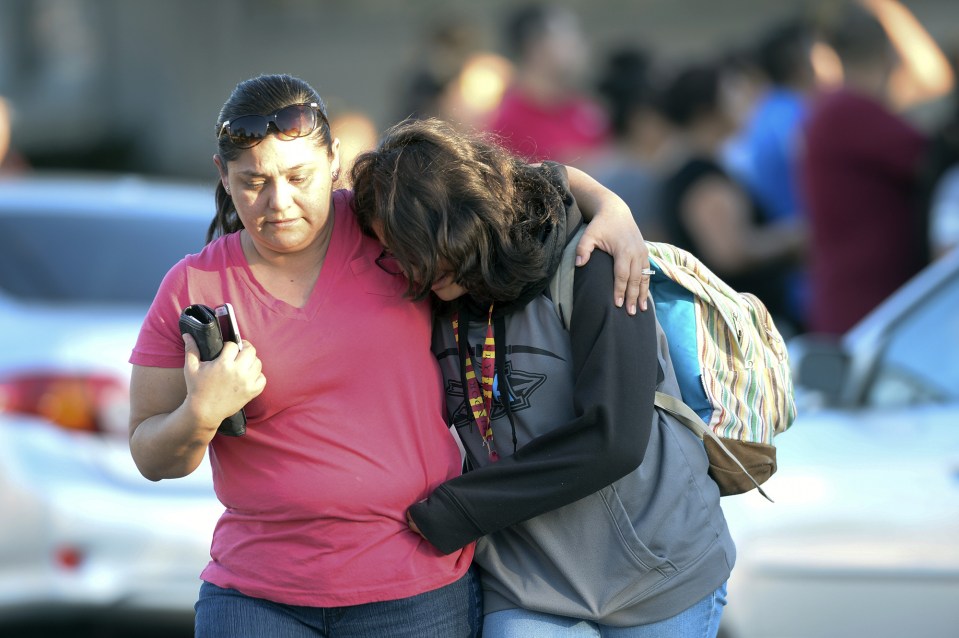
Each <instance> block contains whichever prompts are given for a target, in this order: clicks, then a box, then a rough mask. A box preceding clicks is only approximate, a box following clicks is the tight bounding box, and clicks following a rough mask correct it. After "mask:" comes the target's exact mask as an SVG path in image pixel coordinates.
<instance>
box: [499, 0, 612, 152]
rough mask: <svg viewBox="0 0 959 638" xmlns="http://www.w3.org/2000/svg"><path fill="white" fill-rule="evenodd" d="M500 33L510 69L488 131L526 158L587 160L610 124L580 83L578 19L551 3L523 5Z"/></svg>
mask: <svg viewBox="0 0 959 638" xmlns="http://www.w3.org/2000/svg"><path fill="white" fill-rule="evenodd" d="M505 35H506V40H507V48H508V50H509V52H510V55H511V58H512V60H513V62H514V65H515V73H514V76H513V82H512V84H511V86H510V87H509V88H508V89H507V91H506V94H505V95H504V96H503V99H502V102H501V103H500V105H499V107H498V108H497V109H496V111H495V112H494V113H493V115H492V119H491V121H490V123H489V125H488V128H489V130H491V131H492V132H494V133H496V134H497V135H499V136H500V137H501V138H502V143H503V144H504V145H506V147H507V148H508V149H510V150H511V151H512V152H514V153H516V154H518V155H520V156H522V157H526V158H528V159H530V160H531V161H538V160H543V159H550V160H554V161H557V162H563V163H566V164H580V165H582V164H584V163H586V162H587V161H588V159H589V158H590V156H592V155H593V154H594V153H596V152H597V151H599V150H600V149H602V147H603V146H604V144H606V142H607V140H608V126H609V125H608V121H607V118H606V114H605V112H604V110H603V108H602V106H601V105H600V104H598V103H597V102H596V101H595V100H594V99H593V98H592V96H591V95H590V94H589V93H588V92H586V91H585V90H584V88H583V82H584V81H585V79H586V73H587V71H588V69H589V66H588V65H589V57H588V56H589V46H588V43H587V41H586V38H585V35H584V34H583V31H582V27H581V25H580V22H579V18H578V17H577V16H576V15H575V14H574V13H573V12H572V11H570V10H569V9H566V8H563V7H561V6H559V5H555V4H530V5H525V6H521V7H520V8H519V9H516V10H515V11H514V12H513V13H512V14H511V15H510V18H509V21H508V24H507V27H506V30H505Z"/></svg>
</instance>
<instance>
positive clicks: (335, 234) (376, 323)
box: [130, 75, 646, 638]
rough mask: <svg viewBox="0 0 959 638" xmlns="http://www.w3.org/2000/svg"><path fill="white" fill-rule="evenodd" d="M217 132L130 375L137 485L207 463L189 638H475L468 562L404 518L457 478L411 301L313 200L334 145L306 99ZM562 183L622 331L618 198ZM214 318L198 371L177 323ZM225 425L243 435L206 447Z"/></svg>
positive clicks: (634, 272) (348, 225)
mask: <svg viewBox="0 0 959 638" xmlns="http://www.w3.org/2000/svg"><path fill="white" fill-rule="evenodd" d="M217 131H218V149H217V154H216V155H215V156H214V162H215V163H216V166H217V168H218V170H219V172H220V177H221V180H220V183H219V184H218V185H217V194H216V197H217V213H216V217H215V219H214V220H213V223H212V224H211V227H210V236H209V237H208V239H209V243H208V244H207V246H206V247H205V248H204V249H203V250H202V251H201V252H200V253H198V254H194V255H188V256H186V257H185V258H184V259H182V260H181V261H180V262H179V263H177V264H176V265H174V266H173V268H172V269H171V270H170V271H169V272H168V273H167V275H166V276H165V278H164V279H163V282H162V283H161V284H160V287H159V290H158V292H157V295H156V298H155V299H154V302H153V305H152V306H151V308H150V310H149V312H148V314H147V317H146V319H145V321H144V324H143V327H142V329H141V332H140V335H139V338H138V340H137V343H136V345H135V347H134V349H133V353H132V355H131V357H130V361H131V363H132V364H133V373H132V378H131V422H130V448H131V452H132V454H133V458H134V460H135V462H136V464H137V467H138V468H139V469H140V471H141V473H142V474H143V475H144V476H145V477H147V478H149V479H151V480H161V479H165V478H177V477H182V476H186V475H187V474H190V473H191V472H193V471H194V470H195V469H196V468H197V467H198V466H199V465H200V463H201V462H202V460H203V457H204V455H205V454H206V453H207V451H209V458H210V462H211V464H212V468H213V481H214V488H215V490H216V493H217V496H218V498H219V499H220V501H221V502H222V503H223V505H224V508H225V509H224V512H223V515H222V517H221V518H220V520H219V523H218V524H217V527H216V530H215V532H214V536H213V542H212V547H211V561H210V563H209V564H208V565H207V567H206V569H204V570H203V572H202V574H201V578H202V581H203V583H202V585H201V587H200V596H199V601H198V602H197V605H196V610H197V615H196V635H197V636H198V637H201V638H203V637H208V636H224V637H226V636H229V637H231V638H237V637H242V636H265V635H271V636H337V637H339V636H371V635H376V636H380V637H394V636H395V637H399V636H417V637H423V636H436V637H442V638H449V637H454V636H471V635H474V634H475V633H476V631H477V629H478V625H479V614H480V607H481V606H480V605H479V596H480V594H479V589H478V585H477V579H476V576H475V575H474V573H473V571H472V570H470V563H471V560H472V557H473V546H472V545H467V546H466V547H463V548H462V549H460V550H459V551H456V552H453V553H452V554H449V555H444V554H443V553H441V552H439V551H438V550H436V549H435V548H433V547H432V546H431V545H430V544H429V543H427V542H425V541H424V540H423V539H422V538H421V537H419V536H418V535H417V534H414V533H412V532H410V530H409V529H408V527H407V525H406V518H405V513H406V508H407V507H408V505H409V503H412V502H416V501H418V500H421V499H423V498H426V496H428V495H429V494H430V493H431V492H432V491H433V490H435V489H436V487H437V486H438V485H440V484H441V483H443V482H444V481H446V480H448V479H450V478H452V477H454V476H457V475H458V474H459V473H460V467H461V457H460V451H459V448H458V447H457V445H456V443H455V441H454V439H453V437H452V436H451V435H450V432H449V430H448V428H447V426H446V423H445V419H444V416H445V415H444V404H443V398H442V393H441V381H440V379H441V376H440V373H439V369H438V365H437V362H436V360H435V359H434V357H433V355H432V354H431V352H430V331H431V314H430V306H429V302H428V301H421V302H414V301H411V300H410V299H408V298H406V297H405V296H404V292H405V290H406V285H405V283H404V282H403V281H402V280H399V281H398V279H397V278H396V277H394V276H392V275H390V274H388V273H387V272H385V271H383V270H382V269H381V268H379V267H377V260H378V258H379V256H380V254H381V249H382V247H381V246H380V244H379V242H378V241H377V240H376V239H375V238H372V237H369V236H367V235H364V234H363V233H362V232H361V231H360V229H359V227H358V225H357V223H356V220H355V218H354V214H353V211H352V209H351V202H352V193H351V192H349V191H335V192H334V191H333V190H332V183H333V181H334V179H335V178H336V176H337V174H338V171H339V167H340V164H339V162H340V160H339V141H338V140H336V139H334V138H333V137H332V135H331V132H330V126H329V122H328V118H327V113H326V107H325V106H324V104H323V101H322V100H321V98H320V96H319V95H318V94H317V93H316V92H315V91H314V90H313V89H312V88H311V87H310V86H309V85H308V84H306V83H305V82H303V81H302V80H299V79H297V78H293V77H290V76H285V75H273V76H260V77H256V78H252V79H250V80H247V81H245V82H242V83H240V84H239V85H238V86H237V87H236V89H235V90H234V91H233V94H232V95H231V96H230V99H229V100H228V101H227V102H226V104H225V105H224V106H223V109H222V111H221V112H220V116H219V118H218V121H217ZM573 174H574V175H573V177H574V181H575V182H576V183H575V184H574V186H575V187H576V188H578V189H579V190H578V193H577V195H582V198H581V199H582V201H585V202H587V204H586V208H587V209H588V210H592V211H593V212H595V213H605V211H607V210H609V211H610V214H609V215H608V216H606V217H605V219H606V220H607V226H606V229H605V231H602V232H603V233H604V234H605V235H606V236H609V237H618V238H619V240H618V242H617V243H618V244H619V245H621V246H623V247H625V250H624V251H623V252H624V254H627V257H626V259H625V260H623V259H620V261H621V262H623V261H625V263H626V265H625V266H623V265H622V263H621V265H620V269H621V270H622V271H623V276H622V277H620V278H619V281H618V283H617V286H616V288H617V292H616V293H615V296H616V297H617V301H619V300H620V299H623V298H625V299H624V300H625V303H626V305H627V306H628V307H629V309H630V311H631V312H635V303H636V300H637V299H638V298H640V290H639V285H638V282H639V281H640V279H641V277H640V272H639V271H640V270H641V269H642V268H644V267H645V266H646V256H645V252H644V247H643V245H642V241H641V236H640V235H639V233H638V230H637V229H636V228H635V225H634V222H633V221H632V216H631V215H630V214H629V212H628V210H622V208H624V207H622V206H621V202H620V201H619V200H618V199H617V198H615V197H614V196H611V195H610V194H609V193H608V192H606V191H604V190H602V189H601V187H599V186H598V184H596V183H595V182H593V181H592V180H590V179H589V178H587V177H585V176H584V175H582V174H581V173H578V172H576V171H573ZM594 235H596V233H595V232H594ZM597 236H598V235H597ZM593 245H598V246H600V247H602V248H604V249H611V248H612V247H611V246H610V245H608V244H607V243H605V242H603V241H602V240H591V241H590V242H588V243H584V246H583V251H582V253H583V255H584V256H588V252H589V250H591V249H592V246H593ZM630 263H632V268H631V269H630ZM625 271H630V277H629V280H630V285H629V287H628V293H627V285H626V281H627V276H626V275H625ZM642 297H643V298H644V297H645V290H643V291H642ZM224 302H229V303H231V304H232V305H233V307H234V308H235V311H236V315H237V319H238V324H239V328H240V332H241V334H242V336H243V337H244V339H243V344H242V348H240V347H238V346H237V345H236V344H233V343H227V344H226V345H225V346H224V348H223V351H222V353H221V354H220V356H219V357H218V358H217V359H215V360H213V361H208V362H200V360H199V356H198V349H197V346H196V344H195V343H194V341H193V339H192V338H191V337H189V336H186V335H181V331H180V329H179V326H178V318H179V316H180V313H181V312H182V310H183V309H184V308H185V307H186V306H188V305H190V304H205V305H208V306H211V307H212V306H217V305H220V304H221V303H224ZM621 303H622V302H621ZM241 408H243V409H244V410H245V413H246V416H247V419H248V423H247V431H246V434H245V435H243V436H239V437H230V436H224V435H220V436H216V433H217V427H218V426H219V424H220V423H221V421H222V420H223V419H224V418H226V417H228V416H229V415H232V414H234V413H235V412H237V411H238V410H240V409H241Z"/></svg>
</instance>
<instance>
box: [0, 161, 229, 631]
mask: <svg viewBox="0 0 959 638" xmlns="http://www.w3.org/2000/svg"><path fill="white" fill-rule="evenodd" d="M214 208H215V204H214V199H213V188H212V187H211V186H200V185H196V184H182V183H169V182H166V183H160V182H155V181H148V180H145V179H143V178H139V177H131V176H113V177H90V176H86V177H55V178H54V177H18V178H12V179H7V180H4V181H0V441H2V443H0V634H3V633H4V632H3V629H2V623H4V622H8V621H9V622H13V621H17V622H25V621H29V620H32V619H35V618H36V619H50V618H55V617H58V616H67V615H68V616H69V617H71V618H84V619H87V618H94V619H104V620H110V619H114V618H119V617H120V616H121V615H123V614H124V613H127V614H128V615H133V616H141V617H145V615H147V614H149V615H150V617H151V618H153V619H168V620H171V621H178V620H182V622H183V624H185V625H186V624H189V626H192V614H193V604H194V602H195V601H196V597H197V593H198V590H199V585H200V581H199V574H200V571H201V570H202V569H203V567H204V566H205V564H206V563H207V561H208V560H209V548H210V541H211V538H212V534H213V527H214V525H215V523H216V520H217V518H218V517H219V514H220V513H221V512H222V506H221V505H220V503H219V502H218V501H217V499H216V497H215V495H214V493H213V488H212V480H211V476H210V469H209V466H208V464H204V465H203V466H202V467H201V468H200V469H199V470H198V471H197V472H195V473H194V474H193V475H191V476H189V477H187V478H185V479H180V480H176V481H162V482H159V483H153V482H150V481H148V480H147V479H145V478H143V477H142V476H141V475H140V474H139V472H138V471H137V469H136V467H135V466H134V464H133V460H132V458H131V455H130V450H129V445H128V441H127V428H128V423H127V421H128V416H129V378H130V364H129V363H128V362H127V360H128V358H129V356H130V351H131V349H132V347H133V344H134V341H135V339H136V336H137V333H138V331H139V328H140V324H141V322H142V320H143V317H144V316H145V314H146V311H147V308H148V307H149V304H150V302H151V300H152V299H153V296H154V294H155V292H156V289H157V286H158V285H159V283H160V279H161V278H162V276H163V275H164V273H165V272H166V271H167V270H168V269H169V268H170V267H171V266H172V265H173V264H174V263H175V262H176V261H177V260H179V259H180V258H182V257H183V256H184V255H185V254H187V253H191V252H196V251H198V250H199V249H200V248H202V247H203V245H204V243H205V235H206V230H207V227H208V225H209V223H210V221H211V219H212V217H213V213H214Z"/></svg>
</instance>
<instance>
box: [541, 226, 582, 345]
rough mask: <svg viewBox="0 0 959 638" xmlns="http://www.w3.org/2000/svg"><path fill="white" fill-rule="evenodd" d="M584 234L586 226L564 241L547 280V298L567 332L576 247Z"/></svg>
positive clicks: (571, 308) (571, 303)
mask: <svg viewBox="0 0 959 638" xmlns="http://www.w3.org/2000/svg"><path fill="white" fill-rule="evenodd" d="M585 232H586V225H585V224H582V225H580V227H579V229H577V231H576V232H575V233H573V235H572V236H571V237H570V238H569V239H567V240H566V247H565V248H563V256H562V258H561V259H560V262H559V267H557V268H556V272H555V273H553V276H552V278H551V279H550V280H549V298H550V299H552V300H553V306H554V307H555V308H556V313H557V314H558V315H559V318H560V320H561V321H562V322H563V325H564V326H565V327H566V329H567V330H569V322H570V319H572V313H573V277H575V276H576V246H577V245H578V244H579V240H580V239H581V238H582V237H583V233H585Z"/></svg>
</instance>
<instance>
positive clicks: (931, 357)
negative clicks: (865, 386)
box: [866, 278, 959, 407]
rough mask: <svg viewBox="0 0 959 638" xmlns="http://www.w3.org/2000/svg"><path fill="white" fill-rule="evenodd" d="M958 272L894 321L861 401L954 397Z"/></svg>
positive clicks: (958, 378)
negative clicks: (900, 319)
mask: <svg viewBox="0 0 959 638" xmlns="http://www.w3.org/2000/svg"><path fill="white" fill-rule="evenodd" d="M957 308H959V278H953V279H952V280H950V281H949V282H947V284H946V285H945V286H943V287H942V289H940V290H937V291H936V294H935V295H932V296H930V297H929V298H928V299H926V300H925V301H924V303H922V304H920V305H918V306H917V307H916V308H915V309H914V310H913V311H912V312H910V313H909V315H908V316H906V317H905V319H904V320H903V321H902V322H901V323H900V324H899V325H897V326H896V328H895V329H894V330H893V332H892V333H891V334H890V336H889V341H888V344H887V346H886V348H885V349H884V351H883V352H882V354H881V356H880V359H879V361H878V363H877V366H876V376H875V378H874V381H873V383H872V385H871V386H870V388H869V391H868V393H867V396H866V403H867V404H868V405H872V406H876V407H893V406H901V405H915V404H921V403H952V402H959V364H957V362H959V312H956V309H957Z"/></svg>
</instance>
